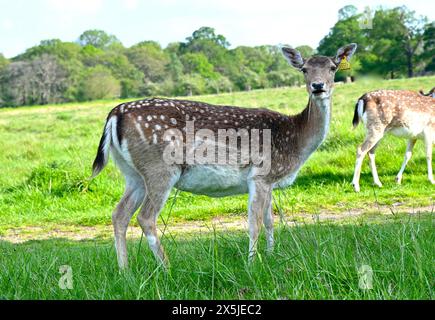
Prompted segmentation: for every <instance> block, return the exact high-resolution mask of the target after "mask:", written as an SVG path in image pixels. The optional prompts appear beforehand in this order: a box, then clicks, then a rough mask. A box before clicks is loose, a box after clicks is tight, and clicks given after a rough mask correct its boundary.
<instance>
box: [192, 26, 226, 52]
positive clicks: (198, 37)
mask: <svg viewBox="0 0 435 320" xmlns="http://www.w3.org/2000/svg"><path fill="white" fill-rule="evenodd" d="M186 40H187V46H190V45H192V44H193V43H195V42H198V41H202V40H209V41H211V42H213V43H215V44H217V45H218V46H221V47H223V48H228V47H229V46H230V43H229V42H228V41H227V39H226V38H225V37H224V36H223V35H221V34H216V33H215V30H214V29H213V28H210V27H201V28H199V29H198V30H196V31H194V32H193V33H192V36H190V37H188V38H186Z"/></svg>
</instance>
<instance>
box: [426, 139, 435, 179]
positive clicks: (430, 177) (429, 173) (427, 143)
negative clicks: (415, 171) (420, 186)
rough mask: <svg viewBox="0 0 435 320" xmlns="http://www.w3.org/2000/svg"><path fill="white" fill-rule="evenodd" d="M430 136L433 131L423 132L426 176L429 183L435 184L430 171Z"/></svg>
mask: <svg viewBox="0 0 435 320" xmlns="http://www.w3.org/2000/svg"><path fill="white" fill-rule="evenodd" d="M432 136H433V133H431V132H428V133H425V135H424V143H425V145H426V161H427V177H428V179H429V181H430V183H432V184H435V180H434V178H433V172H432V144H433V143H434V141H433V140H432Z"/></svg>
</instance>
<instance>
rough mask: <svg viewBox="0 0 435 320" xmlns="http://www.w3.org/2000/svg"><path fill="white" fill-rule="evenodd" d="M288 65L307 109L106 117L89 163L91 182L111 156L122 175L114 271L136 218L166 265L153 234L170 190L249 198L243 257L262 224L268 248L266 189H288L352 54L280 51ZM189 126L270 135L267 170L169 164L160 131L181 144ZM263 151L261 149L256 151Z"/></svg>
mask: <svg viewBox="0 0 435 320" xmlns="http://www.w3.org/2000/svg"><path fill="white" fill-rule="evenodd" d="M281 49H282V53H283V55H284V57H285V58H286V59H287V61H288V62H289V64H290V65H292V66H293V67H294V68H296V69H298V70H300V71H301V72H302V73H303V74H304V77H305V83H306V89H307V91H308V95H309V98H308V104H307V106H306V108H305V109H304V110H303V111H302V112H301V113H299V114H297V115H292V116H288V115H284V114H281V113H278V112H274V111H270V110H268V109H251V108H241V107H232V106H216V105H210V104H206V103H202V102H196V101H183V100H174V99H148V100H141V101H134V102H129V103H123V104H121V105H119V106H117V107H116V108H114V109H113V110H112V111H111V112H110V113H109V115H108V117H107V121H106V124H105V128H104V131H103V135H102V137H101V140H100V144H99V147H98V152H97V156H96V158H95V161H94V164H93V177H95V176H96V175H97V174H98V173H99V172H100V171H101V170H102V169H103V168H104V166H105V165H106V164H107V161H108V159H109V153H110V154H111V155H112V158H113V160H114V162H115V164H116V165H117V166H118V167H119V169H120V170H121V172H122V173H123V175H124V177H125V183H126V184H125V192H124V195H123V197H122V199H121V201H120V202H119V204H118V205H117V207H116V209H115V211H114V212H113V215H112V220H113V226H114V234H115V246H116V251H117V257H118V264H119V266H120V268H125V267H126V266H127V247H126V232H127V227H128V224H129V221H130V219H131V217H132V215H133V214H134V212H135V211H136V210H137V209H139V207H141V208H140V211H139V214H138V216H137V220H138V222H139V225H140V226H141V228H142V230H143V232H144V234H145V236H146V238H147V240H148V244H149V246H150V248H151V250H152V252H153V253H154V255H155V257H156V258H157V259H158V260H159V261H161V262H162V263H163V264H164V265H165V264H166V262H167V257H166V254H165V252H164V250H163V247H162V245H161V243H160V239H159V237H158V234H157V226H156V223H157V217H158V215H159V213H160V211H161V210H162V208H163V206H164V204H165V202H166V200H167V199H168V196H169V193H170V191H171V189H172V188H173V187H175V188H177V189H178V190H183V191H188V192H191V193H194V194H203V195H209V196H212V197H222V196H230V195H235V194H243V193H248V194H249V203H248V225H249V238H250V241H249V259H250V260H252V258H253V257H254V256H255V253H256V247H257V239H258V236H259V232H260V228H261V225H262V223H263V222H264V225H265V228H266V239H267V249H268V250H269V251H271V250H272V248H273V242H274V240H273V215H272V190H273V189H274V188H276V187H285V186H288V185H290V184H291V183H292V182H293V181H294V179H295V178H296V175H297V173H298V171H299V169H300V168H301V166H302V165H303V164H304V163H305V161H307V159H308V157H309V156H310V155H311V154H312V153H313V152H314V151H315V150H316V149H317V148H318V147H319V145H320V144H321V143H322V141H323V140H324V139H325V137H326V135H327V133H328V129H329V123H330V116H331V97H332V92H333V86H334V76H335V73H336V71H337V67H338V64H339V63H340V61H341V60H342V59H343V58H344V57H347V58H348V59H349V58H350V57H351V56H352V55H353V53H354V52H355V50H356V44H350V45H347V46H345V47H342V48H340V49H339V50H338V52H337V54H336V56H335V57H332V58H331V57H326V56H313V57H310V58H307V59H304V58H302V56H301V54H300V53H299V52H298V51H297V50H295V49H293V48H291V47H286V46H284V47H282V48H281ZM187 121H194V123H195V128H196V129H208V130H211V131H212V132H217V131H218V130H221V129H236V130H242V129H247V130H251V129H258V130H260V132H261V130H266V129H267V130H270V132H271V145H270V155H271V157H270V162H271V163H270V170H269V172H268V173H266V174H260V173H259V168H258V167H257V166H256V165H254V164H253V163H249V164H247V165H215V164H199V163H197V164H193V165H192V164H186V163H183V164H168V163H166V162H165V161H164V160H163V153H164V150H165V148H166V147H167V144H168V142H165V141H164V139H163V138H164V134H165V133H164V132H165V131H167V130H179V131H180V132H182V134H183V137H182V138H183V141H186V139H185V138H186V137H185V135H186V125H187ZM262 147H263V150H264V149H265V147H266V146H264V145H263V146H262Z"/></svg>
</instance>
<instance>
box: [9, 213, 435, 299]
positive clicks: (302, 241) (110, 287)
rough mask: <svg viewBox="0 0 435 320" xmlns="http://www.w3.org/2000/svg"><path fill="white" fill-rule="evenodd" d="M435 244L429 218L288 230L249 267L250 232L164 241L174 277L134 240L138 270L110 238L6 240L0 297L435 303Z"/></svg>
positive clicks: (132, 258) (132, 255) (281, 230)
mask: <svg viewBox="0 0 435 320" xmlns="http://www.w3.org/2000/svg"><path fill="white" fill-rule="evenodd" d="M261 240H262V241H261V242H260V247H261V248H262V250H263V251H264V246H265V244H264V239H261ZM434 240H435V239H434V235H433V219H432V217H431V216H428V215H421V216H415V217H395V218H391V219H387V221H385V220H384V221H383V222H382V223H379V222H378V223H374V222H371V223H366V222H363V221H359V222H358V223H357V224H344V225H337V224H332V223H331V224H330V223H328V224H314V225H300V226H296V227H292V228H287V227H284V226H282V227H280V228H279V229H278V232H277V247H276V252H275V254H273V255H271V256H267V255H266V256H260V257H259V259H257V260H256V261H255V262H254V264H253V265H248V264H247V259H246V248H247V246H248V241H247V237H246V235H245V234H243V233H210V234H208V235H203V236H201V237H191V238H183V237H182V238H179V237H175V238H174V239H172V238H170V237H165V238H164V239H163V243H164V245H165V246H166V248H167V249H168V254H169V256H170V258H171V264H172V267H171V269H170V272H168V273H166V272H163V271H162V270H161V268H159V267H158V265H157V264H156V262H155V260H154V258H153V257H152V255H151V254H146V255H143V254H138V253H139V252H140V250H144V243H142V246H141V247H140V245H139V244H140V243H139V242H138V241H131V242H130V243H129V245H130V247H129V249H130V250H129V251H130V263H131V266H130V269H129V270H128V271H126V272H124V273H119V272H118V269H117V265H116V263H115V261H114V259H115V254H114V250H113V244H112V242H111V241H110V242H109V241H107V240H104V241H86V242H72V241H65V240H60V239H52V240H47V241H36V242H28V243H25V244H20V245H12V244H10V243H6V242H0V250H1V252H2V263H1V264H0V298H3V299H433V297H434V292H433V288H434V278H433V275H434V272H433V271H434V270H433V258H434V256H433V243H434ZM62 265H68V266H70V267H71V270H72V289H71V290H62V289H60V287H59V285H58V283H59V280H60V278H61V275H62V274H60V273H59V267H60V266H62ZM363 265H367V266H370V268H372V270H373V277H372V282H369V283H372V289H371V290H364V289H361V288H360V287H359V275H358V269H359V268H361V267H362V266H363ZM368 281H370V280H368Z"/></svg>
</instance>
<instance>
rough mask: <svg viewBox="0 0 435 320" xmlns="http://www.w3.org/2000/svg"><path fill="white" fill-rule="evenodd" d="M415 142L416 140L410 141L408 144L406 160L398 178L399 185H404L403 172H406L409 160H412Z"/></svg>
mask: <svg viewBox="0 0 435 320" xmlns="http://www.w3.org/2000/svg"><path fill="white" fill-rule="evenodd" d="M415 142H416V140H415V139H409V140H408V144H407V146H406V152H405V158H404V159H403V163H402V167H401V168H400V171H399V173H398V174H397V176H396V182H397V184H401V183H402V176H403V172H404V171H405V168H406V165H407V164H408V162H409V160H410V159H411V156H412V149H413V148H414V145H415Z"/></svg>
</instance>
